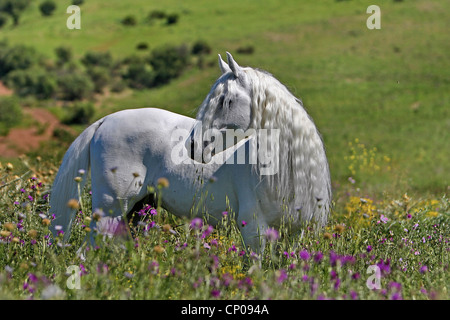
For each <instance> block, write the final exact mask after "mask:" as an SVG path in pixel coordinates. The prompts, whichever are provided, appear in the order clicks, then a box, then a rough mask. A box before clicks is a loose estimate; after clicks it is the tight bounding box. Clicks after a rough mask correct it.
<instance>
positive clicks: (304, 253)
mask: <svg viewBox="0 0 450 320" xmlns="http://www.w3.org/2000/svg"><path fill="white" fill-rule="evenodd" d="M299 255H300V259H302V260H308V259H309V258H310V257H311V256H310V254H309V252H308V250H306V249H305V250H302V251H300V254H299Z"/></svg>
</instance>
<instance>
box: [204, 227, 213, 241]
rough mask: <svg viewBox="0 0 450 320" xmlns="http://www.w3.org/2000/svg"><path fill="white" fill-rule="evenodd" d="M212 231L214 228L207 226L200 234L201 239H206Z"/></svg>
mask: <svg viewBox="0 0 450 320" xmlns="http://www.w3.org/2000/svg"><path fill="white" fill-rule="evenodd" d="M213 230H214V228H213V227H212V226H211V225H208V227H207V228H206V229H205V230H204V231H203V233H202V239H205V238H206V237H208V236H209V235H210V234H211V233H212V232H213Z"/></svg>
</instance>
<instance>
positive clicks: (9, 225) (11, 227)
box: [3, 222, 16, 231]
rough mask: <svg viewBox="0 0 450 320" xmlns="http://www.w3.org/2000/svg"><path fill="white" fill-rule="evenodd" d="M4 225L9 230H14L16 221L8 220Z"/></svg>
mask: <svg viewBox="0 0 450 320" xmlns="http://www.w3.org/2000/svg"><path fill="white" fill-rule="evenodd" d="M3 226H4V227H5V229H8V230H9V231H13V230H14V229H15V228H16V226H15V225H14V223H11V222H7V223H5V224H4V225H3Z"/></svg>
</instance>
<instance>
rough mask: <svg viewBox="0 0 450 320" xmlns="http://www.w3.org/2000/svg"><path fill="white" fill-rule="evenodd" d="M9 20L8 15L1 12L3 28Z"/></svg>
mask: <svg viewBox="0 0 450 320" xmlns="http://www.w3.org/2000/svg"><path fill="white" fill-rule="evenodd" d="M7 22H8V15H7V14H5V13H3V12H0V28H2V27H3V26H4V25H5V24H6V23H7Z"/></svg>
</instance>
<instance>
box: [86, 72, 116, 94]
mask: <svg viewBox="0 0 450 320" xmlns="http://www.w3.org/2000/svg"><path fill="white" fill-rule="evenodd" d="M87 74H88V75H89V77H90V78H91V80H92V82H93V83H94V91H95V92H98V93H101V92H103V89H104V88H105V87H106V86H107V85H108V83H109V81H110V79H111V76H110V74H109V72H108V70H107V69H106V68H103V67H99V66H94V67H92V68H90V69H88V70H87Z"/></svg>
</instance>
